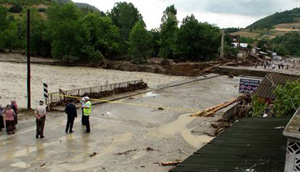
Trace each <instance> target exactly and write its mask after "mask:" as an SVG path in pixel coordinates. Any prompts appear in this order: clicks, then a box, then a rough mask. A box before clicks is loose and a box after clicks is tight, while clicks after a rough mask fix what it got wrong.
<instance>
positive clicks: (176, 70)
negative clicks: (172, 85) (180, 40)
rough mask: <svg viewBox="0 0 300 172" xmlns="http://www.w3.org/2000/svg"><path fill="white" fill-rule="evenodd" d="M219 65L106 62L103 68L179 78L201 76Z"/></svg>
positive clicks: (207, 63)
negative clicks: (209, 68)
mask: <svg viewBox="0 0 300 172" xmlns="http://www.w3.org/2000/svg"><path fill="white" fill-rule="evenodd" d="M219 63H220V62H218V61H215V62H198V63H196V62H195V63H192V62H189V63H171V64H167V65H161V64H153V63H152V64H151V63H150V64H144V65H137V64H132V63H130V62H126V61H106V62H105V64H104V65H103V66H102V67H103V68H104V69H116V70H122V71H137V72H151V73H159V74H166V75H177V76H199V75H201V74H202V73H203V70H204V69H206V68H208V67H211V66H214V65H216V64H219Z"/></svg>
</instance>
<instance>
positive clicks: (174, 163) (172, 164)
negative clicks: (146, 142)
mask: <svg viewBox="0 0 300 172" xmlns="http://www.w3.org/2000/svg"><path fill="white" fill-rule="evenodd" d="M181 162H182V161H171V162H162V163H161V165H162V166H174V165H177V164H180V163H181Z"/></svg>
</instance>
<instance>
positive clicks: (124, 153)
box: [114, 149, 138, 155]
mask: <svg viewBox="0 0 300 172" xmlns="http://www.w3.org/2000/svg"><path fill="white" fill-rule="evenodd" d="M135 151H138V149H134V150H128V151H125V152H120V153H116V154H114V155H127V154H128V153H130V152H135Z"/></svg>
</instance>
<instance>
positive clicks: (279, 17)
mask: <svg viewBox="0 0 300 172" xmlns="http://www.w3.org/2000/svg"><path fill="white" fill-rule="evenodd" d="M299 18H300V8H294V9H293V10H289V11H284V12H280V13H279V12H277V13H275V14H273V15H270V16H268V17H265V18H263V19H261V20H258V21H256V22H255V23H253V24H251V25H250V26H248V27H247V28H248V29H262V28H268V29H270V28H273V26H275V25H277V24H281V23H293V22H296V21H299Z"/></svg>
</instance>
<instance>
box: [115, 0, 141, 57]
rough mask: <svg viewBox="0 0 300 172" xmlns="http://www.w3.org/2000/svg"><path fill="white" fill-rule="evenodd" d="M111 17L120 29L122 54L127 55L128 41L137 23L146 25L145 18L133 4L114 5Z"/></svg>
mask: <svg viewBox="0 0 300 172" xmlns="http://www.w3.org/2000/svg"><path fill="white" fill-rule="evenodd" d="M109 16H110V17H111V19H112V21H113V22H114V24H115V25H116V26H117V27H118V28H119V34H120V41H119V45H120V53H121V54H122V55H125V54H126V53H127V51H128V45H127V42H128V39H129V34H130V31H131V29H132V28H133V26H134V25H135V23H136V22H141V23H142V24H143V25H145V23H144V21H143V17H142V15H141V14H140V12H139V11H138V9H137V8H135V7H134V5H133V4H132V3H127V2H118V3H116V4H115V5H114V7H113V9H112V10H111V12H110V14H109Z"/></svg>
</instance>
